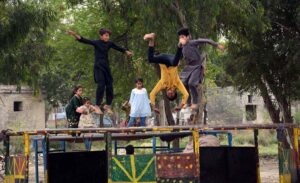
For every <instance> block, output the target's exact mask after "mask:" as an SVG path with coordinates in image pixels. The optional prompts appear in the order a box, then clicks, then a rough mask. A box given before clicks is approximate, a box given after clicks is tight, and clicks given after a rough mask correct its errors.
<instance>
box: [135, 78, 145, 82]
mask: <svg viewBox="0 0 300 183" xmlns="http://www.w3.org/2000/svg"><path fill="white" fill-rule="evenodd" d="M137 82H141V83H143V82H144V80H143V78H136V79H135V83H137Z"/></svg>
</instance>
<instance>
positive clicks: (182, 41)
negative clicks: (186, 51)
mask: <svg viewBox="0 0 300 183" xmlns="http://www.w3.org/2000/svg"><path fill="white" fill-rule="evenodd" d="M186 42H187V40H186V39H184V38H179V44H181V46H183V45H186Z"/></svg>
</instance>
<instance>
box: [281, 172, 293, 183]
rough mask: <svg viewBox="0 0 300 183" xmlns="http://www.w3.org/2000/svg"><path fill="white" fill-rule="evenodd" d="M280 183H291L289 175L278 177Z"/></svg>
mask: <svg viewBox="0 0 300 183" xmlns="http://www.w3.org/2000/svg"><path fill="white" fill-rule="evenodd" d="M280 183H292V177H291V175H290V174H286V175H280Z"/></svg>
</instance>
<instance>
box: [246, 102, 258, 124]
mask: <svg viewBox="0 0 300 183" xmlns="http://www.w3.org/2000/svg"><path fill="white" fill-rule="evenodd" d="M246 120H247V121H254V120H256V105H246Z"/></svg>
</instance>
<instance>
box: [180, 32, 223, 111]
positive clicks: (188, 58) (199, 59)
mask: <svg viewBox="0 0 300 183" xmlns="http://www.w3.org/2000/svg"><path fill="white" fill-rule="evenodd" d="M177 34H178V36H179V41H180V43H181V44H182V45H183V48H182V54H183V57H184V60H185V67H184V68H183V70H182V72H181V74H180V78H181V81H182V82H183V84H184V85H185V87H186V89H187V90H188V91H189V94H190V98H189V100H188V104H190V102H191V103H192V105H191V108H192V109H197V108H198V103H199V93H198V90H197V88H198V86H199V84H200V83H201V82H202V79H203V74H204V73H203V71H204V69H203V66H202V64H203V61H204V59H205V57H204V55H203V54H202V51H199V48H198V47H199V46H201V45H204V44H210V45H212V46H214V47H216V48H218V49H219V50H221V51H224V46H223V45H221V44H219V43H216V42H214V41H213V40H210V39H203V38H199V39H193V40H190V39H191V37H190V33H189V29H188V28H181V29H180V30H179V31H178V32H177Z"/></svg>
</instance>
